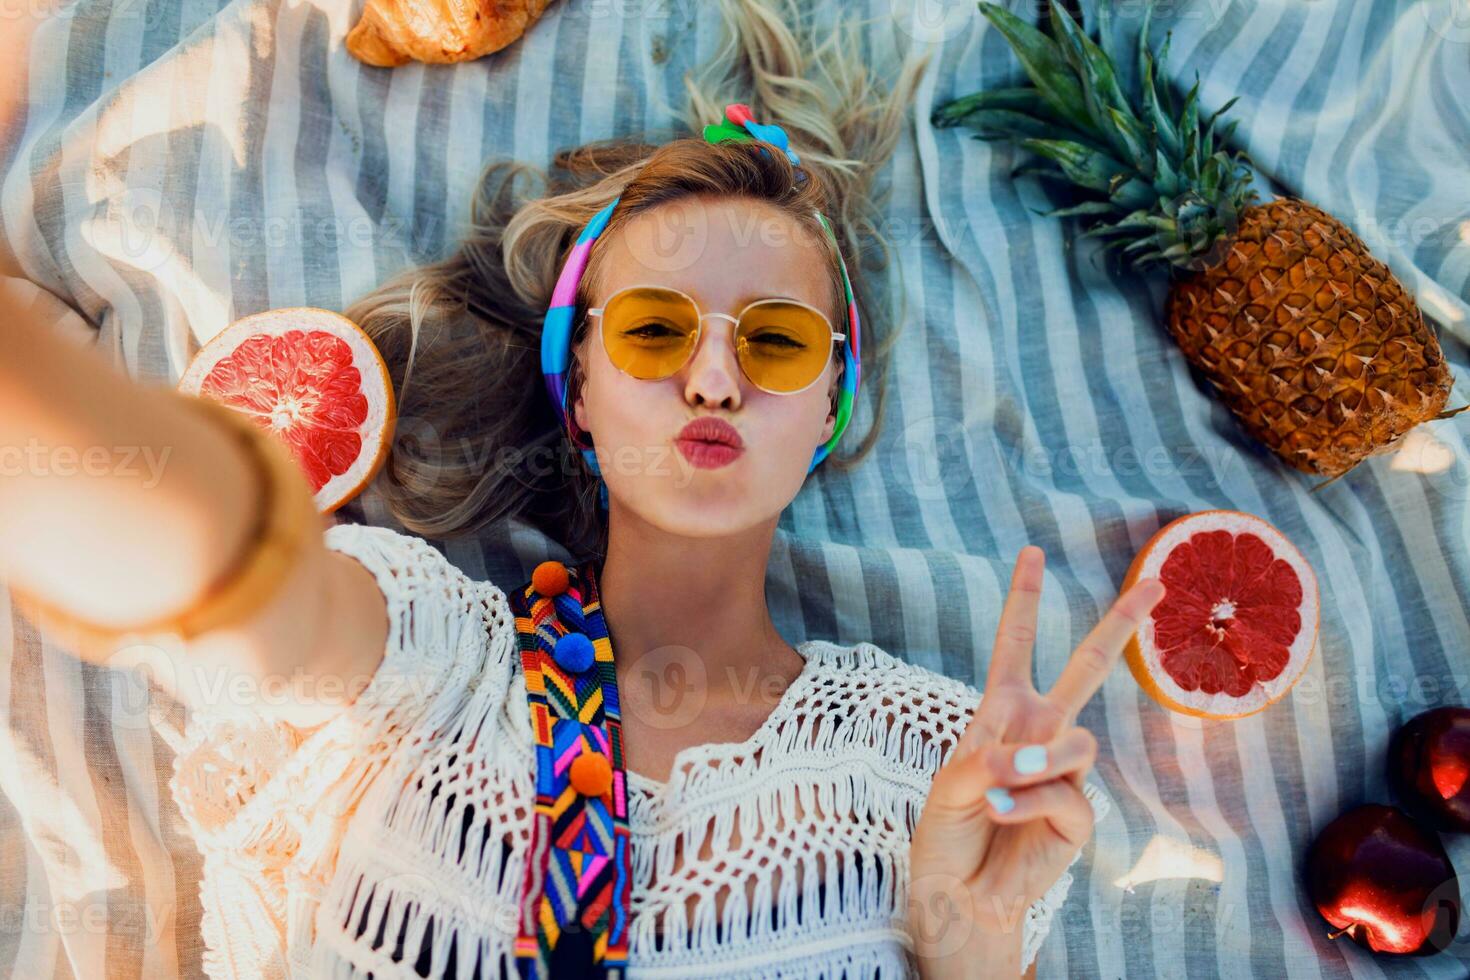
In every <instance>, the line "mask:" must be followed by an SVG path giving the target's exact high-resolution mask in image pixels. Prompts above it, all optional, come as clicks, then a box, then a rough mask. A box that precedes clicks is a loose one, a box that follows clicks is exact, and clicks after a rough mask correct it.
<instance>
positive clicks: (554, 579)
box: [531, 561, 569, 596]
mask: <svg viewBox="0 0 1470 980" xmlns="http://www.w3.org/2000/svg"><path fill="white" fill-rule="evenodd" d="M568 583H569V579H568V577H567V566H565V565H563V564H562V563H561V562H559V561H543V562H542V563H541V564H539V565H537V566H536V570H535V571H534V572H532V573H531V588H533V589H535V590H536V591H537V592H538V593H540V594H541V595H545V596H555V595H561V594H562V593H563V592H565V591H566V590H567V585H568Z"/></svg>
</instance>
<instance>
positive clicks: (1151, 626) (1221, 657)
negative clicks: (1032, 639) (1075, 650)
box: [1124, 510, 1320, 718]
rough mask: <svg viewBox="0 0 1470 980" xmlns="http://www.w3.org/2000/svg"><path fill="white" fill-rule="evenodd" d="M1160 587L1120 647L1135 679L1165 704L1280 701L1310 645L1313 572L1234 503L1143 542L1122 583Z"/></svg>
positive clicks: (1226, 711) (1213, 708) (1233, 706)
mask: <svg viewBox="0 0 1470 980" xmlns="http://www.w3.org/2000/svg"><path fill="white" fill-rule="evenodd" d="M1141 578H1158V579H1159V580H1160V581H1162V582H1163V583H1164V586H1165V588H1166V589H1167V592H1166V594H1165V595H1164V598H1163V599H1162V600H1160V602H1159V604H1158V605H1157V606H1155V607H1154V610H1153V612H1152V613H1151V614H1150V616H1149V618H1148V619H1147V620H1146V621H1145V622H1144V624H1143V625H1142V626H1141V627H1139V629H1138V632H1137V633H1136V634H1135V635H1134V637H1133V639H1132V640H1131V641H1129V644H1128V648H1127V653H1126V656H1127V660H1128V666H1129V668H1130V669H1131V670H1132V671H1133V676H1134V677H1135V678H1137V679H1138V682H1139V684H1140V685H1141V686H1142V687H1143V689H1144V690H1145V691H1147V692H1148V693H1149V695H1150V696H1152V697H1153V698H1154V699H1155V700H1157V701H1159V702H1160V703H1161V704H1163V705H1164V706H1165V707H1168V708H1171V709H1173V710H1175V711H1180V712H1183V713H1185V714H1190V715H1196V716H1200V717H1206V718H1240V717H1243V716H1245V715H1250V714H1254V713H1256V712H1257V711H1260V710H1262V709H1264V708H1265V707H1267V706H1268V705H1270V704H1272V703H1273V702H1275V701H1277V700H1279V699H1280V698H1281V697H1282V696H1283V695H1285V694H1286V692H1287V691H1289V690H1290V689H1291V687H1292V686H1293V685H1294V684H1295V683H1296V682H1297V680H1298V679H1300V677H1301V675H1302V671H1303V670H1305V669H1306V666H1307V663H1308V662H1309V661H1310V660H1311V656H1312V650H1313V649H1314V648H1315V646H1316V643H1317V627H1318V616H1319V610H1320V602H1319V596H1318V592H1317V578H1316V575H1315V574H1314V573H1313V571H1312V567H1311V565H1309V564H1308V563H1307V560H1306V558H1304V557H1303V556H1302V553H1301V552H1300V551H1298V550H1297V549H1296V548H1295V547H1294V546H1293V545H1292V544H1291V542H1290V541H1288V540H1287V539H1286V536H1285V535H1283V534H1282V533H1281V532H1280V531H1278V530H1277V529H1276V528H1274V527H1272V526H1271V525H1270V524H1268V523H1267V522H1266V521H1263V520H1261V519H1260V518H1259V517H1256V516H1254V515H1251V514H1245V513H1242V512H1240V511H1233V510H1210V511H1202V512H1200V513H1197V514H1189V515H1186V516H1185V517H1181V518H1179V519H1178V520H1176V521H1173V522H1172V523H1170V524H1168V525H1166V526H1165V527H1164V528H1162V529H1161V530H1160V531H1159V532H1158V533H1157V534H1155V535H1154V536H1153V538H1152V539H1150V540H1149V542H1148V544H1146V545H1144V547H1143V550H1142V551H1140V552H1139V553H1138V557H1136V558H1135V559H1134V561H1133V566H1132V568H1130V569H1129V570H1128V577H1127V580H1126V581H1125V584H1124V588H1127V587H1128V586H1130V585H1132V584H1133V582H1135V581H1137V580H1139V579H1141Z"/></svg>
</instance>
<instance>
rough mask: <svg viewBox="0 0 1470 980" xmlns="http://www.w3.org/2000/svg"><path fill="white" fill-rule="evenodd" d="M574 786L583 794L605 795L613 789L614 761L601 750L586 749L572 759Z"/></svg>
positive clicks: (571, 774) (571, 773) (571, 772)
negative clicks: (608, 758)
mask: <svg viewBox="0 0 1470 980" xmlns="http://www.w3.org/2000/svg"><path fill="white" fill-rule="evenodd" d="M569 774H570V776H571V778H572V788H573V789H575V790H576V791H577V792H578V793H581V794H582V795H583V796H603V795H605V794H606V793H607V791H608V790H610V789H612V763H610V762H608V761H607V756H605V755H603V754H602V753H601V752H592V751H584V752H583V753H582V754H581V755H579V756H577V757H576V758H575V759H573V760H572V766H571V770H570V773H569Z"/></svg>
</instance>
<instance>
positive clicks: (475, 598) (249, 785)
mask: <svg viewBox="0 0 1470 980" xmlns="http://www.w3.org/2000/svg"><path fill="white" fill-rule="evenodd" d="M325 534H326V541H327V545H328V547H330V548H333V549H335V550H338V551H341V552H345V553H346V554H348V555H351V556H352V557H354V558H356V559H357V560H358V561H360V562H361V563H362V564H363V565H364V566H366V567H367V569H368V570H369V571H370V572H372V574H373V575H374V577H375V578H376V579H377V581H378V585H379V587H380V588H381V589H382V592H383V595H384V596H385V597H386V598H387V604H388V617H389V624H390V625H389V634H388V641H387V649H386V652H385V659H384V660H383V662H382V664H381V666H380V667H379V668H378V670H377V672H376V674H375V675H374V677H373V680H372V682H371V684H370V685H369V686H368V687H367V688H366V690H365V691H364V692H363V694H362V695H361V696H360V697H359V698H358V699H357V700H356V701H355V702H354V703H353V704H352V705H351V706H350V707H348V708H345V709H344V710H343V711H342V712H341V713H339V714H338V715H336V716H334V717H333V718H332V720H330V721H328V722H326V723H325V724H323V725H321V726H318V727H316V728H314V729H311V730H306V731H303V730H300V729H297V728H294V727H292V726H290V725H288V724H285V723H284V722H272V721H268V720H266V716H265V715H264V713H262V712H258V711H255V710H253V709H245V710H243V711H242V710H240V709H238V708H236V709H223V708H212V707H200V708H196V710H194V711H193V712H192V713H191V716H190V720H189V722H188V724H187V726H186V728H185V731H184V732H183V734H182V736H180V735H179V734H178V733H177V732H172V733H169V732H165V734H166V735H172V737H173V739H177V740H178V742H177V745H176V747H177V748H178V750H179V751H178V754H177V757H176V760H175V763H174V775H173V778H172V780H171V782H170V784H169V785H170V789H171V790H172V792H173V795H174V798H175V800H177V802H178V804H179V807H180V808H181V810H182V812H183V816H184V819H185V820H186V821H187V823H188V825H189V828H190V830H191V831H192V833H193V835H194V838H195V840H196V841H197V843H198V846H199V849H200V851H201V852H202V853H203V856H204V876H203V883H202V886H201V898H202V903H203V921H202V930H203V938H204V941H205V945H206V951H205V954H204V968H205V970H206V972H207V973H208V974H209V975H210V976H211V977H216V978H224V977H231V978H234V977H250V978H256V977H267V978H270V977H287V976H291V977H312V978H322V980H327V978H335V977H367V976H369V975H370V976H372V977H374V978H377V980H388V978H397V977H403V978H409V977H424V976H429V977H455V978H464V980H469V978H472V977H478V978H480V980H495V978H498V977H510V978H514V977H516V976H518V973H517V970H516V963H515V952H514V942H515V937H516V932H517V925H518V923H517V900H518V897H519V894H520V887H521V881H522V872H523V863H524V860H525V855H526V853H527V850H528V842H529V833H530V827H531V815H532V811H533V809H534V803H535V790H534V785H533V771H534V760H535V754H534V748H533V741H532V734H531V725H530V715H529V712H528V710H527V707H526V692H525V682H524V679H523V677H522V674H521V667H520V658H519V655H518V650H517V641H516V633H515V621H514V617H513V615H512V613H511V611H510V607H509V605H508V603H507V600H506V596H505V594H504V593H503V592H502V591H501V590H500V589H499V588H497V587H496V586H494V585H492V584H490V583H487V582H477V581H473V580H471V579H470V578H469V577H467V576H466V575H465V574H464V573H462V572H461V571H459V570H458V569H457V568H455V567H454V565H452V564H451V563H450V562H449V561H448V560H447V559H446V558H444V557H443V555H441V554H440V553H439V551H437V550H436V549H435V548H434V547H432V546H431V545H429V544H428V543H427V542H426V541H423V540H422V539H419V538H415V537H409V536H407V535H403V534H399V533H397V532H395V531H392V530H389V529H386V528H380V527H369V526H361V525H338V526H336V527H333V528H330V529H328V530H327V531H326V532H325ZM798 650H799V652H800V653H801V655H802V656H803V657H804V658H805V659H806V664H805V666H804V667H803V669H802V671H801V673H800V675H799V676H798V677H797V678H796V680H795V681H794V682H792V684H791V685H790V686H789V687H788V688H787V689H786V691H785V692H784V694H783V695H782V698H781V701H780V704H779V706H778V707H777V708H776V709H775V710H774V712H773V713H772V714H771V715H770V717H769V718H768V720H767V721H766V722H765V723H764V724H762V726H761V727H760V728H759V729H758V730H757V731H756V732H755V734H754V735H752V736H751V737H750V738H749V739H747V740H746V741H744V742H741V743H718V744H707V745H699V746H695V747H693V748H689V749H685V750H684V751H683V752H681V753H679V756H678V759H677V764H676V766H675V771H674V772H673V773H672V774H671V776H670V779H669V781H668V782H667V783H659V782H657V781H655V780H652V779H649V778H647V777H643V776H640V775H638V774H637V773H632V772H629V773H628V779H629V783H628V785H629V815H628V822H629V829H630V831H631V835H632V836H631V846H632V853H633V869H632V871H633V881H632V895H631V910H630V915H631V919H630V925H629V930H630V931H629V937H628V944H629V950H628V954H629V964H628V973H629V976H630V977H648V978H653V977H668V978H671V980H672V978H680V980H683V978H692V977H721V978H732V977H774V976H778V975H779V976H791V977H819V976H820V977H831V978H837V977H839V976H846V977H848V978H857V977H874V976H877V977H884V978H887V977H904V976H914V975H916V965H915V962H914V958H913V954H912V951H911V950H912V947H911V943H910V940H909V937H908V932H907V929H906V927H905V909H906V896H907V890H908V845H909V839H910V834H911V832H912V830H913V827H914V824H915V823H916V821H917V820H918V817H919V814H920V811H921V809H922V807H923V804H924V799H925V797H926V795H927V792H928V788H929V784H930V780H931V778H932V777H933V774H934V772H935V771H936V770H937V769H938V768H939V766H940V764H941V762H942V761H943V760H944V758H945V757H946V756H947V754H948V752H949V751H950V749H951V748H952V747H953V746H954V744H955V741H956V739H957V738H958V736H959V735H960V733H961V732H962V731H963V730H964V727H965V724H966V722H967V720H968V718H969V716H970V714H971V712H972V711H973V710H974V708H975V706H976V705H977V704H978V702H979V696H980V694H979V692H978V691H977V690H976V689H975V688H973V687H970V686H968V685H966V684H963V683H961V682H959V681H957V680H954V679H952V678H949V677H945V676H943V675H940V674H936V673H933V672H931V671H928V670H925V669H923V668H920V667H916V666H913V665H910V664H907V663H904V662H903V661H902V660H898V659H896V658H894V657H892V656H890V655H889V654H887V653H885V652H883V651H882V650H880V649H878V648H877V647H875V646H873V645H872V644H870V643H859V644H857V645H855V646H846V647H844V646H838V645H835V644H832V643H828V642H823V641H809V642H806V643H803V644H801V645H800V646H799V647H798ZM155 724H159V723H158V722H155ZM1086 791H1087V795H1088V798H1089V799H1090V800H1091V801H1092V804H1093V808H1094V816H1095V817H1096V818H1099V819H1100V818H1101V817H1102V816H1103V815H1104V814H1106V812H1107V810H1108V808H1109V803H1108V800H1107V798H1106V796H1104V795H1103V794H1102V793H1101V791H1100V790H1099V789H1098V788H1097V787H1096V786H1095V785H1093V784H1091V783H1088V784H1087V785H1086ZM1074 861H1075V858H1074ZM1071 882H1072V876H1071V874H1070V873H1063V874H1062V876H1061V877H1060V878H1059V879H1058V880H1057V882H1056V884H1055V885H1053V886H1052V888H1051V889H1050V890H1049V891H1048V892H1047V893H1046V895H1045V896H1044V897H1043V898H1041V899H1040V900H1038V901H1037V902H1036V903H1035V904H1034V905H1032V906H1031V908H1030V909H1029V910H1028V911H1027V914H1026V916H1025V918H1024V921H1023V923H1022V928H1023V930H1024V941H1023V949H1024V953H1023V967H1024V966H1025V965H1029V964H1030V962H1031V961H1032V959H1033V958H1034V957H1035V955H1036V951H1037V949H1038V947H1039V946H1040V945H1041V940H1042V938H1043V937H1044V936H1045V935H1046V933H1047V930H1048V929H1049V927H1050V923H1051V917H1052V914H1053V912H1054V910H1055V909H1056V908H1057V907H1058V906H1059V905H1060V904H1061V902H1062V901H1063V899H1064V898H1065V897H1066V894H1067V891H1068V889H1069V887H1070V885H1071Z"/></svg>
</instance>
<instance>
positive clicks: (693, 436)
mask: <svg viewBox="0 0 1470 980" xmlns="http://www.w3.org/2000/svg"><path fill="white" fill-rule="evenodd" d="M676 438H677V439H681V440H689V441H691V442H716V443H720V444H722V445H726V446H731V447H733V448H735V449H743V448H745V442H744V440H742V439H741V438H740V433H739V432H737V431H736V429H735V426H733V425H731V424H730V423H729V422H726V421H725V420H724V419H718V418H715V417H714V416H712V415H703V416H700V417H699V418H697V419H692V420H691V421H690V422H689V423H688V424H686V425H685V426H684V428H682V429H680V430H679V435H678V436H677V437H676Z"/></svg>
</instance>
